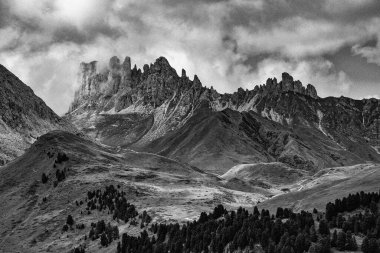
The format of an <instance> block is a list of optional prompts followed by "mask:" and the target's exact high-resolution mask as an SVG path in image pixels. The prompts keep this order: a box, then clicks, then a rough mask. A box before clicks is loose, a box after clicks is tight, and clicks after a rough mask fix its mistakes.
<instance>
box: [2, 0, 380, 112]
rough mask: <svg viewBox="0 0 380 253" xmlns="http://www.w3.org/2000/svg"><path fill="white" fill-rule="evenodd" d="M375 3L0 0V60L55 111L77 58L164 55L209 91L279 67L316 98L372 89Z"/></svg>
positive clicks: (72, 80) (63, 103)
mask: <svg viewBox="0 0 380 253" xmlns="http://www.w3.org/2000/svg"><path fill="white" fill-rule="evenodd" d="M379 39H380V1H379V0H318V1H316V0H231V1H217V0H213V1H210V0H194V1H191V0H152V1H146V0H136V1H130V0H127V1H125V0H109V1H105V0H104V1H100V0H38V1H37V0H35V1H33V0H1V1H0V63H1V64H3V65H4V66H5V67H7V68H8V69H10V70H11V71H12V72H13V73H15V74H16V75H17V76H18V77H19V78H20V79H21V80H23V81H24V82H25V83H26V84H28V85H29V86H31V87H32V88H33V90H34V91H35V93H36V94H37V95H38V96H40V97H41V98H42V99H44V100H45V101H46V103H47V104H48V105H49V106H50V107H52V108H53V110H55V111H56V112H57V113H58V114H63V113H65V112H66V111H67V110H68V107H69V104H70V103H71V101H72V99H73V94H74V91H75V89H76V88H77V86H78V84H77V83H76V74H77V71H78V67H79V63H80V62H82V61H92V60H99V61H100V62H108V59H109V58H110V57H111V56H113V55H117V56H119V57H120V58H124V57H125V56H126V55H128V56H131V58H132V64H137V66H138V67H142V66H143V64H144V63H151V62H154V60H155V59H156V58H158V57H159V56H165V57H166V58H167V59H168V60H169V62H170V64H171V65H172V66H173V67H174V68H175V69H176V70H177V72H178V73H180V70H181V68H184V69H186V71H187V74H188V75H189V76H190V77H191V78H192V76H193V75H194V74H197V75H198V76H199V78H200V80H201V81H202V83H203V84H204V85H205V86H208V87H209V86H213V87H214V88H216V89H217V90H218V91H219V92H233V91H235V90H236V89H237V88H238V87H243V88H248V89H253V88H254V86H255V85H257V84H262V83H264V82H265V80H266V79H267V78H268V77H277V78H280V76H281V73H282V72H284V71H286V72H289V73H290V74H291V75H293V77H294V78H295V79H299V80H301V81H302V82H303V83H304V84H306V83H311V84H313V85H314V86H316V88H317V90H318V93H319V95H320V96H322V97H325V96H341V95H344V96H349V97H353V98H363V97H373V96H375V97H379V95H380V43H379Z"/></svg>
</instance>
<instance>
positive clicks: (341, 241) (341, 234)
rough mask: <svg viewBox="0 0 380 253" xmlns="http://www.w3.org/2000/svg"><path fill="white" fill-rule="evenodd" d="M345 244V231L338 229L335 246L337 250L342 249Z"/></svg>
mask: <svg viewBox="0 0 380 253" xmlns="http://www.w3.org/2000/svg"><path fill="white" fill-rule="evenodd" d="M345 246H346V233H344V232H343V231H340V232H339V233H338V238H337V240H336V247H337V249H338V250H340V251H344V249H345Z"/></svg>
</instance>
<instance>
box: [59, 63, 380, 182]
mask: <svg viewBox="0 0 380 253" xmlns="http://www.w3.org/2000/svg"><path fill="white" fill-rule="evenodd" d="M96 64H97V63H96V62H91V63H82V64H81V66H80V78H79V82H80V88H79V90H78V91H77V93H76V95H75V98H74V102H73V104H72V107H71V109H70V111H69V113H68V114H67V115H66V118H67V119H68V120H70V121H71V122H73V124H74V125H75V126H77V127H78V128H80V129H81V130H83V131H85V132H86V133H87V134H89V135H90V136H92V137H93V138H95V139H97V140H99V141H100V142H102V143H104V144H106V145H111V146H120V147H130V148H132V149H134V150H143V151H149V152H153V153H157V154H160V155H164V156H167V157H171V158H174V159H177V160H179V161H182V162H186V163H189V164H191V165H194V166H197V167H199V168H201V169H204V170H207V171H210V172H213V173H216V174H218V175H222V174H223V173H225V172H226V171H227V170H228V169H230V168H231V167H233V166H235V165H238V164H244V163H257V162H274V161H278V162H283V163H286V164H288V165H289V166H292V167H294V168H308V169H309V170H317V169H321V168H327V167H333V166H342V165H353V164H358V163H363V162H367V161H372V162H379V161H380V154H379V153H380V152H379V150H378V147H377V146H376V145H375V144H376V142H375V137H376V136H375V134H376V127H377V124H376V120H377V119H378V118H379V117H380V102H379V100H377V99H363V100H354V99H350V98H345V97H340V98H333V97H328V98H320V97H318V94H317V91H316V89H315V88H314V87H313V86H312V85H310V84H308V85H307V86H306V87H305V86H303V85H302V83H301V82H300V81H295V80H293V77H292V76H290V75H289V74H287V73H283V75H282V78H281V81H279V82H278V81H277V79H276V78H273V79H268V80H267V82H266V84H264V85H260V86H255V88H254V89H253V90H243V89H238V91H237V92H235V93H233V94H219V93H218V92H217V91H216V90H214V89H213V88H212V87H211V88H207V87H204V86H202V84H201V82H200V80H199V79H198V77H197V76H194V78H193V80H190V79H189V77H187V76H186V72H185V71H184V70H182V74H181V76H179V75H178V74H177V73H176V71H175V70H174V69H173V68H172V67H171V66H170V64H169V62H168V61H167V60H166V59H165V58H163V57H160V58H158V59H157V60H156V61H155V62H154V63H153V64H150V65H147V64H146V65H144V67H143V70H141V69H137V67H136V66H134V68H131V60H130V58H129V57H126V58H125V60H124V62H123V63H121V62H120V60H119V59H118V58H117V57H112V58H111V59H110V63H109V67H108V69H106V70H104V71H100V72H99V71H98V70H97V68H96Z"/></svg>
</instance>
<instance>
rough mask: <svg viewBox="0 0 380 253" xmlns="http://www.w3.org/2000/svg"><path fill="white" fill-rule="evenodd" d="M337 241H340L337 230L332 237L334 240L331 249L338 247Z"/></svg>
mask: <svg viewBox="0 0 380 253" xmlns="http://www.w3.org/2000/svg"><path fill="white" fill-rule="evenodd" d="M337 239H338V233H337V232H336V229H335V230H334V233H333V235H332V239H331V247H336V242H337Z"/></svg>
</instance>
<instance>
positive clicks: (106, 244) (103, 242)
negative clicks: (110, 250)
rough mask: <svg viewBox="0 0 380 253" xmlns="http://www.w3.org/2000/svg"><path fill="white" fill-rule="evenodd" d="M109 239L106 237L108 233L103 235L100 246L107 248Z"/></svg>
mask: <svg viewBox="0 0 380 253" xmlns="http://www.w3.org/2000/svg"><path fill="white" fill-rule="evenodd" d="M108 243H109V242H108V237H107V235H106V233H102V235H101V236H100V244H101V245H102V246H103V247H107V246H108Z"/></svg>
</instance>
